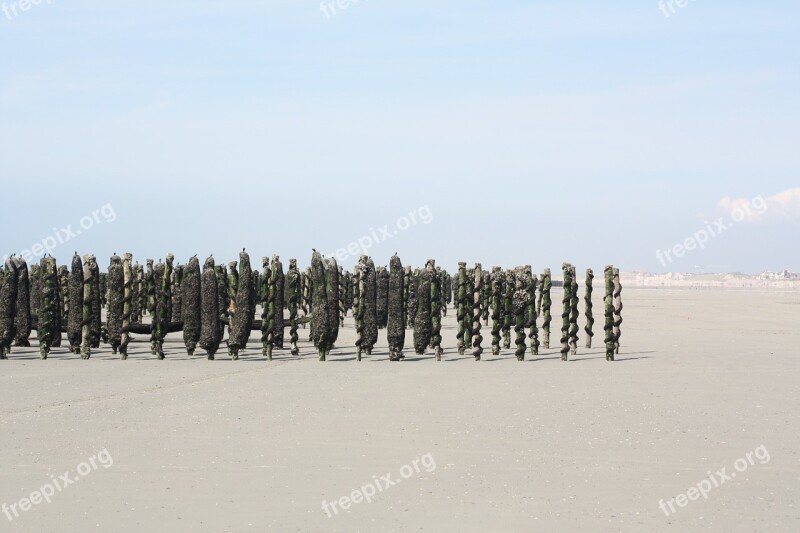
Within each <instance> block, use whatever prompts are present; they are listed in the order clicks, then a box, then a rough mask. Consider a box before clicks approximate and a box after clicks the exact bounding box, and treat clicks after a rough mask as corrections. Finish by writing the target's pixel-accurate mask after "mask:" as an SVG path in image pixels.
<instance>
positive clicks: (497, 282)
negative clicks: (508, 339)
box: [490, 266, 503, 355]
mask: <svg viewBox="0 0 800 533" xmlns="http://www.w3.org/2000/svg"><path fill="white" fill-rule="evenodd" d="M490 280H491V294H492V298H491V307H492V355H500V330H501V328H502V319H503V313H502V306H503V271H502V269H501V268H500V267H499V266H494V267H492V274H491V278H490Z"/></svg>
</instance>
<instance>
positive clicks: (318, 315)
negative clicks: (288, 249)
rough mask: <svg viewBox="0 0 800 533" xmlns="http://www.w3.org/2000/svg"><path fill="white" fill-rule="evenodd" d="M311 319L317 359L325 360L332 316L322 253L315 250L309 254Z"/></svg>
mask: <svg viewBox="0 0 800 533" xmlns="http://www.w3.org/2000/svg"><path fill="white" fill-rule="evenodd" d="M311 284H312V289H311V300H312V301H311V320H312V328H311V332H312V334H313V341H314V345H315V346H316V347H317V350H318V351H319V360H320V361H325V360H326V359H327V355H328V339H327V335H328V332H329V331H330V329H329V328H328V321H329V320H330V319H331V318H334V317H332V316H331V315H330V313H329V310H328V291H327V289H326V287H325V265H324V264H323V261H322V254H320V253H319V252H317V251H314V253H313V254H312V256H311Z"/></svg>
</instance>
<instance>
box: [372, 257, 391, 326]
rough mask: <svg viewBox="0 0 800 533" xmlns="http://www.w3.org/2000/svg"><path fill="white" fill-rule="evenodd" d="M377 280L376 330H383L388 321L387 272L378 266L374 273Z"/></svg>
mask: <svg viewBox="0 0 800 533" xmlns="http://www.w3.org/2000/svg"><path fill="white" fill-rule="evenodd" d="M375 279H376V280H377V296H376V302H375V303H376V312H377V317H378V329H383V328H385V327H386V324H387V322H388V320H389V272H388V271H387V270H386V268H385V267H382V266H379V267H378V269H377V272H376V273H375Z"/></svg>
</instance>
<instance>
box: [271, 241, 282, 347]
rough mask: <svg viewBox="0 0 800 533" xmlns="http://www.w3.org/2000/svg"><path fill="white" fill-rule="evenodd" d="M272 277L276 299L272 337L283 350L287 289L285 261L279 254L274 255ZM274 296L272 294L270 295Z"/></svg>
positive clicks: (275, 344)
mask: <svg viewBox="0 0 800 533" xmlns="http://www.w3.org/2000/svg"><path fill="white" fill-rule="evenodd" d="M272 278H273V285H272V286H273V289H275V292H274V300H275V314H274V318H273V320H274V326H273V328H272V337H273V339H274V342H273V344H274V346H275V348H277V349H279V350H283V327H284V324H283V309H284V307H286V306H285V305H284V304H285V302H284V296H285V292H284V291H285V289H286V276H285V275H284V273H283V263H281V258H280V257H278V256H277V255H273V256H272ZM270 296H272V295H270Z"/></svg>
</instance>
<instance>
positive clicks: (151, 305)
mask: <svg viewBox="0 0 800 533" xmlns="http://www.w3.org/2000/svg"><path fill="white" fill-rule="evenodd" d="M146 263H147V270H146V271H145V274H144V289H145V290H144V293H145V296H146V300H145V302H146V305H145V307H144V311H147V313H148V314H149V315H150V316H151V317H153V316H154V315H155V313H156V273H155V270H154V268H153V264H154V262H153V259H152V258H149V257H148V258H147V261H146Z"/></svg>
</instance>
